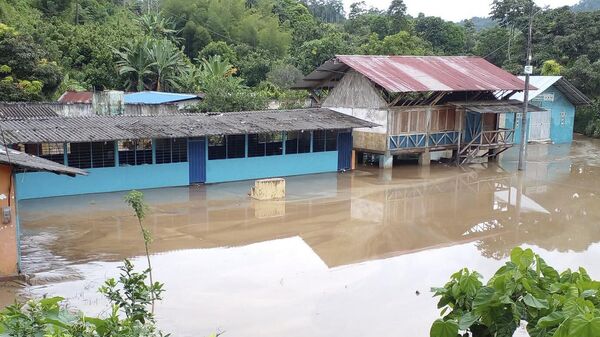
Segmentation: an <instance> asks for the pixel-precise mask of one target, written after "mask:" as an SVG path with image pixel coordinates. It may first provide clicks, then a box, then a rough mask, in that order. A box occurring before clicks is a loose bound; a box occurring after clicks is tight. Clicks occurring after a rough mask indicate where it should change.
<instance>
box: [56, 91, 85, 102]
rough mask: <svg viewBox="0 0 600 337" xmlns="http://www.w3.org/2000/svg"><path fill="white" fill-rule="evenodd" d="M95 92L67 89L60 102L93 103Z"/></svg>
mask: <svg viewBox="0 0 600 337" xmlns="http://www.w3.org/2000/svg"><path fill="white" fill-rule="evenodd" d="M93 96H94V93H93V92H91V91H65V93H64V94H62V95H61V96H60V98H59V99H58V102H60V103H66V104H69V103H85V104H91V103H92V97H93Z"/></svg>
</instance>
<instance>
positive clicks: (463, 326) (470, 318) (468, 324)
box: [458, 311, 480, 330]
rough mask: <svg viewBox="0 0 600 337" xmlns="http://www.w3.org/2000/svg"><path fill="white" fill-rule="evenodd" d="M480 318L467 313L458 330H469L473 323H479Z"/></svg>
mask: <svg viewBox="0 0 600 337" xmlns="http://www.w3.org/2000/svg"><path fill="white" fill-rule="evenodd" d="M479 317H480V316H479V315H476V314H475V313H473V312H472V311H469V312H467V313H466V314H464V315H462V317H461V318H460V320H459V321H458V328H459V329H460V330H467V329H468V328H470V327H471V325H473V323H475V322H477V320H478V319H479Z"/></svg>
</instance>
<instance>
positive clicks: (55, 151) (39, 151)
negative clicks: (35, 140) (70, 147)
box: [19, 143, 65, 164]
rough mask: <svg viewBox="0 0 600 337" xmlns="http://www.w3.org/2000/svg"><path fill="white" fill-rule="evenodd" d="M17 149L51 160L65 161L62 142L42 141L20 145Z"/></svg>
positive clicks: (62, 162)
mask: <svg viewBox="0 0 600 337" xmlns="http://www.w3.org/2000/svg"><path fill="white" fill-rule="evenodd" d="M19 150H21V151H24V152H25V153H29V154H31V155H34V156H38V157H42V158H45V159H48V160H52V161H53V162H56V163H60V164H64V163H65V147H64V144H63V143H43V144H25V145H20V146H19Z"/></svg>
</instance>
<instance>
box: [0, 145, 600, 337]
mask: <svg viewBox="0 0 600 337" xmlns="http://www.w3.org/2000/svg"><path fill="white" fill-rule="evenodd" d="M599 154H600V143H598V142H597V141H591V140H587V139H582V138H579V139H577V141H576V142H575V143H574V144H573V145H572V146H562V145H561V146H555V145H552V146H548V145H536V146H532V147H530V151H529V156H530V157H529V159H530V161H529V163H528V167H527V172H526V173H525V174H523V175H521V174H518V173H516V172H515V170H514V167H515V166H516V164H515V158H516V151H511V152H508V153H507V154H506V155H505V156H504V157H503V159H502V161H501V162H500V163H499V164H485V165H473V166H471V167H468V168H457V167H454V166H447V165H443V164H438V165H433V166H432V167H430V168H419V167H416V166H408V165H406V166H398V167H396V168H394V170H393V171H387V172H386V171H380V170H376V169H373V168H361V169H360V170H357V171H355V172H352V173H344V174H322V175H313V176H303V177H293V178H289V179H287V189H288V191H287V192H288V196H287V198H286V201H276V202H266V203H265V202H257V201H252V200H250V199H249V198H248V197H247V195H246V194H247V192H248V190H249V188H250V185H251V184H252V182H238V183H228V184H218V185H208V186H200V187H198V186H196V187H189V188H187V187H186V188H171V189H160V190H149V191H145V195H146V198H147V200H148V202H149V203H150V204H151V213H150V215H149V217H148V218H147V220H146V225H147V226H148V227H149V229H151V230H152V232H153V236H154V238H155V240H154V242H153V244H152V246H151V249H152V251H153V253H154V256H153V265H154V267H155V273H156V276H155V278H156V279H157V280H160V281H162V282H165V284H166V288H167V292H166V294H165V300H164V301H162V302H161V303H160V304H159V305H158V306H157V316H158V319H159V321H160V323H161V326H162V327H163V328H164V329H165V330H166V331H169V332H173V333H174V334H173V335H174V336H206V335H209V333H211V332H213V331H215V330H218V329H220V330H222V331H226V332H227V335H231V336H281V335H285V336H307V335H312V336H342V335H343V336H364V335H367V334H369V335H378V336H398V335H406V336H427V335H428V331H429V326H430V324H431V322H432V321H433V320H434V319H435V317H436V316H437V310H436V306H435V300H434V299H432V298H431V295H430V293H429V288H430V287H432V286H439V285H442V284H444V283H445V282H446V281H447V279H448V277H449V275H450V274H451V273H453V272H455V271H456V270H458V269H459V268H462V267H465V266H466V267H469V268H476V269H477V270H479V271H481V272H482V273H483V274H484V275H485V276H486V277H489V276H490V274H491V273H492V272H493V271H494V270H495V269H496V268H498V267H499V266H500V265H501V264H502V263H503V262H504V259H505V258H506V257H507V255H508V253H509V252H510V250H511V249H512V248H513V247H514V246H519V245H520V246H530V247H533V248H535V249H536V250H537V251H539V252H540V253H541V254H543V255H544V257H546V259H547V260H548V262H549V263H552V264H554V265H556V266H557V267H558V268H560V269H563V268H567V267H577V266H579V265H585V266H586V267H588V268H589V271H590V274H591V275H592V277H596V278H600V263H598V262H597V261H598V257H599V256H600V255H599V253H600V244H598V242H600V221H599V220H600V207H598V205H599V203H598V201H599V200H598V195H599V193H600V179H598V178H600V159H599V158H600V156H598V155H599ZM122 196H123V193H109V194H97V195H89V196H78V197H64V198H52V199H40V200H30V201H24V202H22V203H21V204H20V208H21V223H22V226H23V235H24V238H23V240H22V250H23V251H22V254H23V268H24V271H25V272H27V273H30V274H32V275H33V278H32V284H33V285H31V286H28V287H24V288H18V289H15V290H14V291H13V293H12V296H14V295H15V294H14V293H15V292H19V293H20V294H21V295H24V296H40V295H43V294H50V295H57V294H60V295H63V296H65V297H67V298H68V299H69V301H70V303H71V304H72V305H73V306H76V307H79V308H82V309H85V310H87V311H90V312H92V313H94V312H102V311H103V310H106V303H105V302H104V301H103V300H102V298H101V297H99V296H98V295H97V294H96V293H95V290H96V289H97V288H98V286H99V285H100V284H101V283H102V282H103V280H104V279H106V278H107V277H111V276H114V275H115V274H116V272H117V270H116V267H117V266H118V264H119V261H120V260H122V259H123V258H128V257H137V258H134V260H135V261H136V262H137V263H138V264H139V266H140V267H141V266H143V265H144V264H143V263H144V262H143V260H142V259H140V258H139V256H140V255H141V254H143V244H142V240H141V237H140V235H139V233H138V228H137V227H136V226H135V219H134V218H133V216H132V215H131V212H130V211H129V210H128V209H127V208H126V207H125V205H124V203H123V202H122ZM417 290H418V291H419V292H420V293H421V295H420V296H419V295H417V294H416V291H417ZM9 293H10V291H9ZM4 297H5V296H4V295H0V299H2V298H4ZM6 297H7V298H9V299H10V295H8V296H6ZM415 317H416V318H417V319H415ZM399 332H401V333H400V334H399Z"/></svg>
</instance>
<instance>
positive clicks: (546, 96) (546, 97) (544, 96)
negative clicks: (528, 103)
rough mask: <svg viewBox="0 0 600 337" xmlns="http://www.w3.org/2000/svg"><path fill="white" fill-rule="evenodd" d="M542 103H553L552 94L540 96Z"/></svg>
mask: <svg viewBox="0 0 600 337" xmlns="http://www.w3.org/2000/svg"><path fill="white" fill-rule="evenodd" d="M542 100H543V101H544V102H554V93H547V94H543V95H542Z"/></svg>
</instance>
